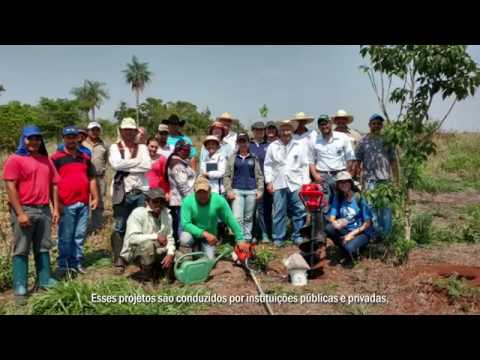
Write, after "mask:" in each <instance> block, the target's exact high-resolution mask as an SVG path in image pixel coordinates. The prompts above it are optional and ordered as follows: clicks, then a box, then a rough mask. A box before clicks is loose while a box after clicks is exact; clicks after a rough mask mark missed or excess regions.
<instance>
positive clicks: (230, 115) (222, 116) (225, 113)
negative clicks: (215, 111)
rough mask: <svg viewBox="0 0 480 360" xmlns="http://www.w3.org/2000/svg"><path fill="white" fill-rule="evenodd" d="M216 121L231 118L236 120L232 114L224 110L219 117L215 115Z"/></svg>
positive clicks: (230, 119)
mask: <svg viewBox="0 0 480 360" xmlns="http://www.w3.org/2000/svg"><path fill="white" fill-rule="evenodd" d="M216 120H217V121H221V120H229V121H233V120H237V119H235V118H234V117H233V115H232V114H230V113H229V112H224V113H223V114H222V115H220V116H219V117H217V119H216Z"/></svg>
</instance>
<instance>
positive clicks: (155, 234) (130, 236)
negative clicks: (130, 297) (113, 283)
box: [120, 188, 175, 281]
mask: <svg viewBox="0 0 480 360" xmlns="http://www.w3.org/2000/svg"><path fill="white" fill-rule="evenodd" d="M120 256H121V257H122V258H123V259H124V260H125V261H127V262H128V263H132V262H133V263H136V264H137V265H139V266H140V268H141V270H142V273H141V275H140V277H141V280H145V281H146V280H149V279H151V278H152V277H155V275H156V274H157V270H164V271H165V274H168V276H169V279H170V280H172V279H173V272H172V270H173V266H172V265H173V260H174V256H175V240H174V238H173V233H172V217H171V216H170V214H169V211H168V208H167V200H166V199H165V192H164V191H163V190H162V189H160V188H156V189H150V190H148V191H147V192H146V206H145V207H138V208H136V209H135V210H133V211H132V213H131V215H130V216H129V218H128V220H127V231H126V233H125V240H124V244H123V248H122V252H121V254H120Z"/></svg>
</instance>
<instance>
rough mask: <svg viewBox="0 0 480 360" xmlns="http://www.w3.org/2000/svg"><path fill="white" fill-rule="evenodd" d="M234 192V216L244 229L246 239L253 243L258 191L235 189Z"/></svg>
mask: <svg viewBox="0 0 480 360" xmlns="http://www.w3.org/2000/svg"><path fill="white" fill-rule="evenodd" d="M233 192H234V193H235V200H233V202H232V211H233V215H234V216H235V219H236V220H237V222H238V223H239V224H240V227H241V228H242V232H243V237H244V239H245V240H246V241H248V242H251V241H252V227H253V216H254V214H255V204H256V202H257V200H256V197H257V190H256V189H254V190H239V189H233Z"/></svg>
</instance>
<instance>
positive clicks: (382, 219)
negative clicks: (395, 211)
mask: <svg viewBox="0 0 480 360" xmlns="http://www.w3.org/2000/svg"><path fill="white" fill-rule="evenodd" d="M380 182H381V181H376V180H367V181H365V190H366V191H369V190H373V189H374V188H375V186H376V185H377V184H378V183H380ZM369 205H370V208H371V210H372V221H373V228H374V229H375V232H376V233H377V234H378V235H380V236H382V237H385V236H386V235H388V234H390V232H391V231H392V227H393V215H392V209H391V208H382V209H375V208H374V207H373V206H371V204H369Z"/></svg>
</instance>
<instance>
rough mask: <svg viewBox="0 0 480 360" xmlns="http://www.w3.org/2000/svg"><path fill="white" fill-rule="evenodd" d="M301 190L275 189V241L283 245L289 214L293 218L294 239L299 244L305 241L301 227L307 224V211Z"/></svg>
mask: <svg viewBox="0 0 480 360" xmlns="http://www.w3.org/2000/svg"><path fill="white" fill-rule="evenodd" d="M298 193H299V190H297V191H293V192H291V191H290V190H288V189H279V190H275V192H274V193H273V236H272V237H273V241H274V243H275V244H276V245H281V244H282V243H283V242H284V241H285V235H286V233H287V215H288V216H289V217H291V218H292V227H293V231H292V240H293V241H294V242H295V243H296V244H298V243H301V242H302V241H303V238H302V236H301V235H300V229H301V228H302V227H303V226H304V225H305V222H306V220H307V213H306V211H305V206H304V205H303V203H302V201H301V200H300V197H299V196H298Z"/></svg>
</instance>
